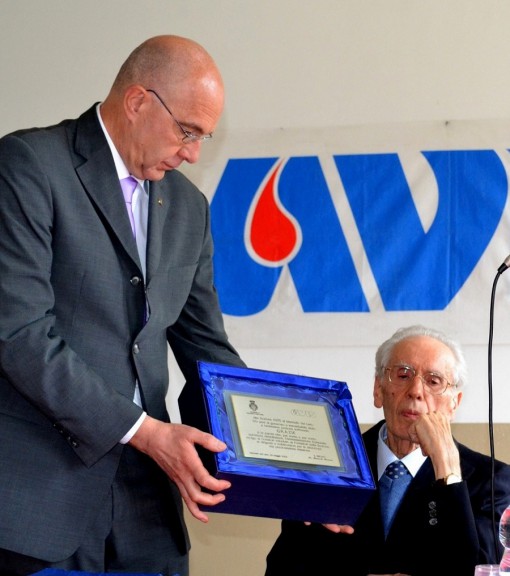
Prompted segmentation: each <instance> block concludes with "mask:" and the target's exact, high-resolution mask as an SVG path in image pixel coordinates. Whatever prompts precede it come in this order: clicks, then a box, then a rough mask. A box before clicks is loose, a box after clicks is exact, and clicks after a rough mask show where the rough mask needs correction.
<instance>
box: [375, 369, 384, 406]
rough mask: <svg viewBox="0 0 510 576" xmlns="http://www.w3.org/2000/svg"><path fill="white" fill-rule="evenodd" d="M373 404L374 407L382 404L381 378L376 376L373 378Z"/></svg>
mask: <svg viewBox="0 0 510 576" xmlns="http://www.w3.org/2000/svg"><path fill="white" fill-rule="evenodd" d="M374 406H375V407H376V408H382V406H383V393H382V380H381V378H379V377H378V376H376V377H375V379H374Z"/></svg>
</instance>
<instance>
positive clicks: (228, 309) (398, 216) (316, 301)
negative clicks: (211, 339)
mask: <svg viewBox="0 0 510 576" xmlns="http://www.w3.org/2000/svg"><path fill="white" fill-rule="evenodd" d="M423 156H424V158H425V159H426V161H427V162H428V164H429V166H430V168H431V170H432V172H433V175H434V178H435V180H436V184H437V191H438V198H437V210H436V212H435V216H434V218H433V222H432V223H431V225H430V227H429V228H428V229H427V230H424V227H423V225H422V223H421V220H420V218H419V214H418V211H417V209H416V206H415V204H414V201H413V197H412V195H411V187H410V185H409V183H408V182H407V180H406V177H405V175H404V172H403V170H402V166H401V164H400V160H399V157H398V154H396V153H391V154H360V155H339V156H334V157H333V160H334V163H335V167H336V171H337V172H338V178H339V180H340V182H341V185H342V187H343V189H344V190H345V194H346V197H347V199H348V202H349V205H350V209H351V211H352V214H353V216H354V220H355V222H356V226H357V232H358V234H359V237H360V239H361V242H362V246H361V247H360V249H362V250H363V251H364V253H365V254H366V257H367V259H368V262H369V264H370V267H371V272H372V274H373V277H374V279H375V282H376V283H377V287H378V289H379V294H380V297H381V301H382V302H383V305H384V307H385V309H386V310H387V311H399V310H400V311H409V310H442V309H443V308H445V307H446V306H447V305H448V303H449V302H450V301H451V300H452V298H453V297H454V296H455V294H456V293H457V292H458V291H459V290H460V288H461V287H462V285H463V284H464V282H465V281H466V279H467V278H468V276H469V275H470V273H471V272H472V270H473V268H474V267H475V266H476V264H477V262H478V260H479V259H480V257H481V255H482V254H483V252H484V250H485V248H486V247H487V245H488V244H489V242H490V240H491V238H492V236H493V234H494V232H495V230H496V227H497V225H498V223H499V221H500V219H501V216H502V213H503V208H504V206H505V203H506V199H507V188H508V186H507V177H506V173H505V169H504V166H503V165H502V162H501V160H500V159H499V157H498V156H497V154H496V153H495V151H493V150H460V151H435V152H423ZM431 194H433V192H431ZM211 214H212V233H213V237H214V243H215V257H214V267H215V282H216V287H217V289H218V295H219V299H220V303H221V307H222V310H223V312H224V313H225V314H230V315H233V316H247V315H251V314H256V313H258V312H260V311H262V310H264V309H265V308H266V307H267V306H268V304H269V302H270V300H271V297H272V295H273V292H274V290H275V287H276V285H277V283H278V279H279V277H280V275H281V272H282V270H283V268H284V267H285V266H286V267H288V270H289V273H290V275H291V278H292V281H293V283H294V286H295V289H296V292H297V294H298V298H299V301H300V304H301V307H302V309H303V311H304V312H305V313H306V312H314V313H316V312H327V313H332V312H368V311H369V306H368V302H367V299H366V297H365V295H364V293H363V289H362V286H361V283H360V280H359V278H358V275H357V272H356V269H355V267H354V264H353V258H352V256H351V253H350V251H349V248H348V245H347V242H346V239H345V236H344V229H343V226H342V222H341V221H340V219H339V217H338V214H337V211H336V209H335V205H334V203H333V199H332V196H331V193H330V190H329V189H328V186H327V184H326V179H325V176H324V173H323V171H322V168H321V164H320V162H319V159H318V158H317V157H314V156H310V157H292V158H289V159H288V160H287V161H286V162H284V161H283V160H282V159H279V158H253V159H239V160H237V159H231V160H229V161H228V163H227V165H226V167H225V171H224V173H223V175H222V177H221V180H220V182H219V184H218V187H217V190H216V193H215V195H214V198H213V200H212V202H211Z"/></svg>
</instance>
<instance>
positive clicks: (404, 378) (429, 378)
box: [384, 364, 456, 395]
mask: <svg viewBox="0 0 510 576" xmlns="http://www.w3.org/2000/svg"><path fill="white" fill-rule="evenodd" d="M384 371H385V372H387V373H388V381H389V382H391V383H392V384H395V385H397V386H408V385H409V384H411V383H412V382H414V379H415V378H416V377H418V378H419V379H420V380H421V381H422V382H423V385H424V386H425V389H426V390H427V391H428V392H430V393H431V394H435V395H440V394H443V393H444V392H446V390H447V389H448V387H449V386H451V387H452V388H454V387H455V386H456V384H452V383H451V382H448V380H447V379H446V378H445V376H443V375H442V374H438V373H437V372H425V373H424V374H418V373H417V372H416V370H415V369H414V368H413V367H412V366H407V364H395V365H394V366H391V368H385V369H384Z"/></svg>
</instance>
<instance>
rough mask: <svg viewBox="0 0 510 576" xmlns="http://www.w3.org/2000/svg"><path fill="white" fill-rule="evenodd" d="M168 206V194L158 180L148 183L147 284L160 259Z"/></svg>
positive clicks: (161, 182)
mask: <svg viewBox="0 0 510 576" xmlns="http://www.w3.org/2000/svg"><path fill="white" fill-rule="evenodd" d="M169 207H170V195H169V193H168V190H167V188H166V187H165V185H164V184H163V181H160V182H150V183H149V223H148V232H147V279H146V283H147V285H148V284H149V283H150V279H151V277H152V276H153V274H154V273H155V272H156V270H157V269H158V266H159V262H160V259H161V250H162V246H163V241H162V238H163V227H164V224H165V220H166V218H167V213H168V209H169Z"/></svg>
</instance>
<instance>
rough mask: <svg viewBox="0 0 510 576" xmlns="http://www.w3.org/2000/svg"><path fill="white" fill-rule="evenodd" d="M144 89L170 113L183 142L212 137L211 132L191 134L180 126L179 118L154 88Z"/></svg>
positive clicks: (199, 140)
mask: <svg viewBox="0 0 510 576" xmlns="http://www.w3.org/2000/svg"><path fill="white" fill-rule="evenodd" d="M146 90H147V92H152V94H154V96H156V98H157V99H158V100H159V101H160V103H161V104H162V105H163V108H164V109H165V110H166V111H167V112H168V113H169V114H170V116H171V117H172V118H173V120H174V122H175V123H176V124H177V126H179V128H180V130H181V132H182V133H183V135H184V136H183V138H182V141H183V143H184V144H190V143H191V142H203V141H204V140H210V139H211V138H212V133H211V134H203V135H201V136H199V135H198V134H193V132H190V131H189V130H186V128H184V127H183V126H182V124H181V123H180V122H179V120H177V118H176V117H175V116H174V115H173V114H172V111H171V110H170V108H169V107H168V106H167V105H166V104H165V103H164V102H163V100H162V99H161V96H160V95H159V94H158V93H157V92H156V90H153V89H152V88H146Z"/></svg>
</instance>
